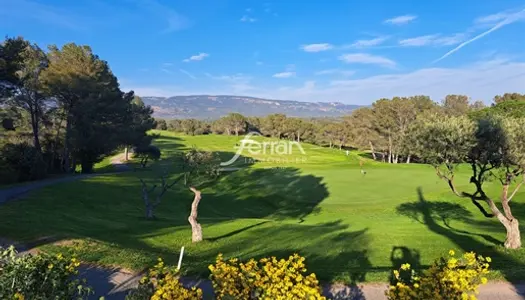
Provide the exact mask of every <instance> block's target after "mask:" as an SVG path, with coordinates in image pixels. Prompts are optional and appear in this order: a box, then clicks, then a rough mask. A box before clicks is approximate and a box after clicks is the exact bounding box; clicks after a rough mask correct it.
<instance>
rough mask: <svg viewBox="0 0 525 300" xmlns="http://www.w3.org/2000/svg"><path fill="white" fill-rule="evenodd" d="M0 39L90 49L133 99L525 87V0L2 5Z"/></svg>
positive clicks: (339, 97)
mask: <svg viewBox="0 0 525 300" xmlns="http://www.w3.org/2000/svg"><path fill="white" fill-rule="evenodd" d="M0 32H1V33H3V34H5V35H9V36H17V35H22V36H24V37H25V38H27V39H29V40H32V41H34V42H36V43H38V44H39V45H41V46H42V47H45V46H47V45H49V44H57V45H59V46H60V45H62V44H64V43H67V42H75V43H77V44H88V45H90V46H91V47H92V48H93V50H94V52H95V53H96V54H98V55H99V56H100V57H101V58H103V59H105V60H107V61H108V62H109V64H110V66H111V68H112V70H113V72H114V73H115V74H116V75H117V76H118V78H119V81H120V84H121V86H122V88H123V89H126V90H129V89H133V90H135V91H136V92H137V93H138V94H139V95H142V96H172V95H187V94H233V95H247V96H259V97H267V98H273V99H290V100H300V101H323V102H329V101H330V102H331V101H338V102H343V103H352V104H369V103H371V102H373V101H374V100H376V99H379V98H381V97H393V96H409V95H414V94H425V95H430V96H431V97H433V99H434V100H436V101H440V100H441V99H442V98H443V97H444V96H445V95H446V94H449V93H459V94H467V95H469V96H471V97H472V99H473V100H484V101H485V102H486V103H489V102H490V101H491V99H492V97H493V96H494V95H496V94H502V93H504V92H521V93H524V92H525V48H524V44H523V41H524V40H525V39H524V37H525V34H524V32H525V3H524V1H523V0H520V1H518V0H484V1H479V0H477V1H474V0H461V1H457V0H441V1H421V0H404V1H391V0H381V1H379V0H369V1H359V0H354V1H350V0H346V1H343V0H331V1H326V0H325V1H321V0H319V1H316V0H310V1H291V0H287V1H285V0H280V1H277V0H273V1H270V0H268V1H265V0H260V1H249V0H243V1H241V0H206V1H205V0H191V1H190V0H177V1H168V0H113V1H109V0H108V1H102V0H90V1H87V0H86V1H80V0H79V1H69V0H48V1H44V0H0Z"/></svg>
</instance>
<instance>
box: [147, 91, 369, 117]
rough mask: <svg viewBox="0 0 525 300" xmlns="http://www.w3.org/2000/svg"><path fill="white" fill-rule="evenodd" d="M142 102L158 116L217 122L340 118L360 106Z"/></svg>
mask: <svg viewBox="0 0 525 300" xmlns="http://www.w3.org/2000/svg"><path fill="white" fill-rule="evenodd" d="M142 100H143V101H144V103H145V104H148V105H151V106H152V107H153V110H154V112H155V113H154V116H155V117H158V118H165V119H183V118H196V119H217V118H220V117H222V116H224V115H227V114H228V113H231V112H238V113H240V114H243V115H245V116H266V115H269V114H273V113H283V114H286V115H287V116H294V117H336V116H342V115H346V114H348V113H350V112H351V111H352V110H354V109H356V108H358V107H359V106H358V105H346V104H343V103H339V102H301V101H288V100H269V99H261V98H254V97H244V96H225V95H221V96H211V95H192V96H174V97H142Z"/></svg>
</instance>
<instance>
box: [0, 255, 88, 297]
mask: <svg viewBox="0 0 525 300" xmlns="http://www.w3.org/2000/svg"><path fill="white" fill-rule="evenodd" d="M79 266H80V262H79V261H78V260H77V259H76V258H75V257H72V258H66V257H64V256H63V255H62V254H57V255H55V256H53V255H48V254H38V255H31V254H28V255H17V252H16V250H15V249H14V247H12V246H11V247H10V248H7V249H4V248H1V247H0V299H18V300H22V299H28V300H29V299H31V300H44V299H46V300H47V299H56V300H59V299H87V298H88V296H89V295H90V294H92V290H91V289H90V288H89V287H87V286H86V285H85V281H81V280H79V279H75V275H77V274H78V271H77V268H78V267H79Z"/></svg>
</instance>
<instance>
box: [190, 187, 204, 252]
mask: <svg viewBox="0 0 525 300" xmlns="http://www.w3.org/2000/svg"><path fill="white" fill-rule="evenodd" d="M190 190H191V191H192V192H193V193H194V194H195V197H194V198H193V202H192V203H191V213H190V216H189V217H188V222H190V225H191V241H192V242H194V243H197V242H200V241H202V228H201V224H199V223H198V222H197V215H198V208H199V202H200V201H201V192H200V191H199V190H197V189H196V188H194V187H190Z"/></svg>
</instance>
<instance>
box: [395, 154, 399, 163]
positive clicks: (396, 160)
mask: <svg viewBox="0 0 525 300" xmlns="http://www.w3.org/2000/svg"><path fill="white" fill-rule="evenodd" d="M398 160H399V154H396V155H395V156H394V163H395V164H397V162H398Z"/></svg>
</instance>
